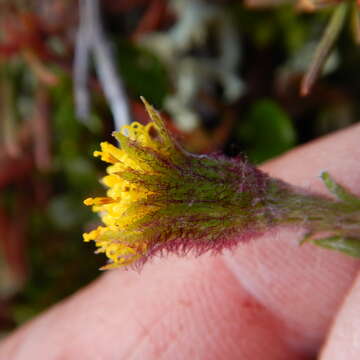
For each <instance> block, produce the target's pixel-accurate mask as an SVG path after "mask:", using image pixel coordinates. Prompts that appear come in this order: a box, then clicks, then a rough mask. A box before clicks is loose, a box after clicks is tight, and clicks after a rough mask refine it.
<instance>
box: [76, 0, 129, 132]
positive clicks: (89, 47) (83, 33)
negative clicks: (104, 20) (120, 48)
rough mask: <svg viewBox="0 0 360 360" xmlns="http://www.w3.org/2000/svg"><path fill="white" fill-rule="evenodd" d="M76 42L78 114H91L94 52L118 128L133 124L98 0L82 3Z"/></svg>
mask: <svg viewBox="0 0 360 360" xmlns="http://www.w3.org/2000/svg"><path fill="white" fill-rule="evenodd" d="M76 43H77V44H76V56H75V70H74V74H75V89H76V90H75V101H76V107H77V113H78V115H80V117H81V118H84V117H86V116H88V114H89V93H88V88H87V77H88V73H89V56H90V53H91V52H92V53H93V55H94V63H95V68H96V72H97V74H98V77H99V81H100V84H101V86H102V88H103V90H104V94H105V97H106V99H107V101H108V102H109V106H110V108H111V111H112V114H113V117H114V122H115V128H116V129H120V128H121V126H123V125H126V124H128V123H130V113H129V107H128V103H127V100H126V95H125V91H124V86H123V84H122V80H121V77H120V75H119V74H118V72H117V70H116V66H115V63H114V60H113V56H112V53H111V50H110V46H109V44H108V41H107V39H106V36H105V32H104V30H103V27H102V24H101V19H100V7H99V1H98V0H81V1H80V25H79V31H78V36H77V39H76Z"/></svg>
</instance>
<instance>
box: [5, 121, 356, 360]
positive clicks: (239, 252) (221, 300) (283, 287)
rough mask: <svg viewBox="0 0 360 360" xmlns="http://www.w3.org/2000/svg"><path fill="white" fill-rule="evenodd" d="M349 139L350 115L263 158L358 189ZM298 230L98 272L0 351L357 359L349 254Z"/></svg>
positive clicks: (52, 356) (50, 358)
mask: <svg viewBox="0 0 360 360" xmlns="http://www.w3.org/2000/svg"><path fill="white" fill-rule="evenodd" d="M359 140H360V126H359V125H357V126H353V127H350V128H348V129H346V130H344V131H341V132H338V133H336V134H333V135H331V136H328V137H325V138H322V139H320V140H317V141H316V142H313V143H311V144H308V145H306V146H303V147H300V148H298V149H296V150H294V151H292V152H290V153H288V154H286V155H284V156H282V157H281V158H278V159H276V160H273V161H271V162H269V163H267V164H265V165H264V166H263V169H264V170H265V171H267V172H269V173H270V174H271V175H272V176H276V177H279V178H281V179H283V180H286V181H288V182H290V183H292V184H296V185H299V186H302V187H305V188H307V189H310V190H314V191H317V192H321V193H326V190H325V187H324V185H323V184H322V182H321V180H320V179H319V174H320V173H321V171H323V170H326V171H329V172H330V174H332V175H333V177H334V178H335V179H336V181H338V182H340V183H342V184H346V186H347V187H348V188H350V189H351V190H352V191H353V192H355V193H356V194H358V195H359V194H360V146H359ZM300 237H301V231H300V230H299V229H298V230H294V229H283V230H281V231H278V232H276V233H272V234H269V235H268V236H265V237H263V238H260V239H258V240H256V241H254V242H253V243H251V244H245V245H240V246H238V247H237V249H236V250H234V251H233V252H231V253H230V252H227V253H225V254H224V255H218V256H208V255H206V256H202V257H200V258H193V257H191V256H187V257H186V258H177V257H175V256H169V257H167V258H163V259H157V260H155V261H153V262H151V263H148V264H146V265H145V266H144V268H143V270H142V271H141V273H137V272H134V271H124V270H123V269H118V270H113V271H108V272H106V273H105V274H104V275H102V276H101V277H100V278H99V279H98V280H96V281H94V282H93V283H92V284H90V285H89V286H87V287H85V288H84V289H82V290H80V291H79V292H77V293H76V294H74V295H73V296H71V297H70V298H68V299H67V300H65V301H63V302H61V303H60V304H58V305H56V306H54V307H52V308H51V309H50V310H48V311H47V312H45V313H44V314H42V315H40V316H39V317H37V318H35V319H34V320H32V321H30V322H29V323H28V324H26V325H25V326H23V327H21V328H20V329H18V330H17V331H15V332H14V333H13V334H12V335H10V336H9V337H8V338H7V339H5V340H4V341H3V342H2V343H1V344H0V359H7V360H23V359H24V360H25V359H26V360H32V359H36V360H65V359H69V360H71V359H82V360H95V359H96V360H98V359H99V360H100V359H104V360H113V359H114V360H119V359H147V360H151V359H154V360H155V359H156V360H159V359H171V360H177V359H204V360H212V359H214V360H215V359H241V360H247V359H249V360H250V359H251V360H264V359H266V360H282V359H284V360H289V359H291V360H300V359H315V358H316V356H319V358H320V359H321V360H338V359H339V360H340V359H341V360H343V359H346V360H352V359H359V358H360V273H359V268H360V267H359V265H360V262H359V261H358V260H355V259H352V258H350V257H348V256H346V255H342V254H339V253H335V252H332V251H329V250H323V249H320V248H317V247H314V246H312V245H309V244H307V245H303V246H302V247H299V246H298V242H297V240H299V238H300ZM79 241H80V239H79ZM74 261H81V259H74Z"/></svg>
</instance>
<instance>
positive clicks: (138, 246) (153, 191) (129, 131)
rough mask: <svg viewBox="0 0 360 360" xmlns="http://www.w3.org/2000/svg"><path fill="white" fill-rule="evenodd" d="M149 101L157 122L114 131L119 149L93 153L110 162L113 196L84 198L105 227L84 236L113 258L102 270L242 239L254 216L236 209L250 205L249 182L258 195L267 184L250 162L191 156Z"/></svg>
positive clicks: (110, 193)
mask: <svg viewBox="0 0 360 360" xmlns="http://www.w3.org/2000/svg"><path fill="white" fill-rule="evenodd" d="M143 101H144V104H145V106H146V110H147V112H148V114H149V116H150V118H151V120H152V121H151V122H149V123H148V124H147V125H145V126H144V125H141V124H139V123H137V122H134V123H132V124H131V125H130V126H124V127H123V128H122V129H121V131H120V132H115V133H114V136H115V138H116V139H117V140H118V141H119V143H120V148H118V147H116V146H114V145H111V144H109V143H107V142H103V143H101V151H95V153H94V156H97V157H101V159H102V160H103V161H106V162H108V163H110V166H108V168H107V175H106V176H105V177H104V178H103V179H102V182H103V184H104V185H105V186H106V187H107V188H108V190H107V194H106V195H107V196H105V197H98V198H88V199H86V200H85V201H84V203H85V205H89V206H92V208H93V211H95V212H98V213H99V215H100V217H101V219H102V221H103V223H104V226H99V227H98V228H97V229H96V230H93V231H91V232H90V233H86V234H84V235H83V237H84V241H90V240H94V241H95V243H96V246H97V248H98V250H97V252H99V253H105V254H106V256H107V257H108V258H109V260H110V262H109V264H108V265H106V266H104V267H103V269H109V268H114V267H118V266H121V265H129V264H142V263H144V262H145V261H146V260H147V259H148V258H149V257H151V256H152V255H154V254H159V253H160V254H162V253H163V252H164V251H173V252H176V253H181V254H183V253H187V252H188V251H190V250H194V251H195V252H196V253H197V254H200V253H202V252H204V251H207V250H211V249H213V250H220V249H222V248H223V247H224V245H226V244H227V245H229V244H230V245H231V244H233V243H235V240H234V236H235V235H236V234H237V233H238V232H239V231H238V230H241V231H243V230H244V229H245V230H246V229H247V224H248V223H249V219H250V217H249V216H248V215H249V213H246V216H244V214H243V213H240V214H236V211H234V210H235V209H236V208H239V206H240V207H244V206H250V205H251V201H252V197H253V196H251V194H252V192H254V191H253V190H252V189H251V186H249V181H250V182H251V181H254V180H255V181H256V187H255V192H256V194H254V196H255V195H259V194H260V193H261V192H263V190H264V186H265V185H264V184H265V182H266V178H265V177H264V176H263V174H262V173H260V172H259V171H258V170H256V169H255V168H253V167H250V166H248V164H247V162H245V161H241V162H239V161H233V160H228V159H225V158H223V157H219V156H204V155H201V156H196V155H193V154H189V153H187V152H186V151H184V150H183V149H182V148H181V147H180V146H179V145H178V144H177V143H176V142H175V141H174V140H173V139H172V137H171V136H170V134H169V133H168V131H167V129H166V128H165V125H164V123H163V121H162V119H161V118H160V116H159V114H158V113H157V112H156V111H155V110H154V109H153V107H152V106H150V105H149V104H148V103H147V102H146V101H145V100H144V99H143ZM239 179H240V181H239ZM250 215H251V213H250ZM245 232H246V231H245ZM245 232H244V231H243V233H245ZM226 235H227V236H226ZM230 235H231V236H230ZM232 235H234V236H232ZM225 239H226V240H225Z"/></svg>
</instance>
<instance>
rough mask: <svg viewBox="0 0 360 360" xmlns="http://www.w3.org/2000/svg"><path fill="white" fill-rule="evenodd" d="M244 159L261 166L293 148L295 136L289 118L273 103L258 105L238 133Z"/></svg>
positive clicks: (265, 102) (270, 101)
mask: <svg viewBox="0 0 360 360" xmlns="http://www.w3.org/2000/svg"><path fill="white" fill-rule="evenodd" d="M238 135H239V140H240V141H241V142H242V143H243V144H244V145H245V146H246V147H247V148H248V150H247V155H248V156H249V158H250V160H251V161H252V162H254V163H260V162H263V161H265V160H267V159H270V158H272V157H275V156H277V155H280V154H281V153H283V152H285V151H287V150H289V149H290V148H292V147H293V146H294V145H295V143H296V133H295V129H294V127H293V124H292V121H291V119H290V118H289V116H288V114H287V113H286V112H285V111H284V110H283V109H282V108H281V107H280V106H279V105H278V104H277V103H276V102H274V101H273V100H270V99H262V100H259V101H257V102H256V103H255V104H254V105H253V106H252V107H251V109H250V111H249V113H248V115H247V116H246V120H245V122H243V123H242V124H241V127H240V128H239V130H238Z"/></svg>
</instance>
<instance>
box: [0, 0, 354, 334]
mask: <svg viewBox="0 0 360 360" xmlns="http://www.w3.org/2000/svg"><path fill="white" fill-rule="evenodd" d="M359 41H360V20H359V9H358V5H357V3H356V2H355V1H353V2H352V1H346V2H342V1H326V0H323V1H319V0H300V1H298V2H296V3H295V2H288V3H286V2H285V1H281V0H248V1H247V2H242V1H240V0H192V1H191V0H169V1H166V0H102V1H98V0H80V1H74V0H8V1H7V0H2V1H1V2H0V149H1V151H0V189H1V192H0V334H6V333H7V332H8V331H9V330H11V329H13V328H14V327H16V326H18V325H19V324H21V323H23V322H24V321H26V320H28V319H29V318H31V317H32V316H34V315H35V314H37V313H38V312H40V311H42V310H44V309H45V308H47V307H48V306H50V305H51V304H53V303H55V302H57V301H59V300H61V299H62V298H64V297H65V296H67V295H69V294H71V293H73V292H74V291H76V290H77V289H78V288H79V287H81V286H83V285H84V284H86V283H88V282H89V281H91V280H92V279H94V278H95V277H96V276H98V275H99V271H98V270H97V269H98V267H99V266H100V265H102V264H103V262H104V259H103V258H101V256H100V255H99V256H94V255H93V251H94V249H93V246H92V244H90V245H88V244H85V243H83V242H82V238H81V234H82V233H83V232H84V231H85V230H89V229H91V228H93V227H94V226H96V224H97V222H98V220H97V218H96V217H95V216H94V215H93V214H92V213H91V212H90V211H89V209H88V208H86V207H85V206H83V204H82V201H83V199H84V198H86V197H87V196H89V195H97V194H101V193H102V186H101V185H100V184H99V182H98V179H99V178H100V176H101V175H102V174H103V173H104V166H103V164H101V163H100V162H99V161H97V160H96V159H93V158H92V152H93V151H94V150H95V149H97V148H98V144H99V142H100V141H103V140H109V141H113V140H111V132H112V131H113V130H114V129H118V128H119V127H120V126H121V125H123V124H126V123H129V122H130V121H132V120H136V121H139V122H141V123H145V122H146V121H147V117H146V115H145V113H144V110H143V107H142V105H141V104H140V102H139V96H140V95H143V96H145V98H147V100H148V101H149V102H151V103H152V104H154V105H155V106H156V107H157V108H158V109H160V110H162V111H163V114H164V116H165V118H166V121H167V125H168V127H169V128H170V129H171V131H172V132H173V133H174V134H175V135H176V137H177V138H178V140H179V141H181V142H182V143H183V145H184V146H185V147H186V148H187V149H188V150H190V151H193V152H197V153H207V152H218V151H221V152H225V153H226V154H228V155H229V156H236V155H237V154H239V153H243V154H246V155H247V156H248V157H249V159H250V160H251V161H252V162H255V163H261V162H263V161H265V160H267V159H270V158H272V157H274V156H277V155H279V154H281V153H283V152H285V151H287V150H289V149H291V148H292V147H294V146H296V145H298V144H302V143H305V142H307V141H310V140H312V139H314V138H316V137H319V136H321V135H324V134H326V133H329V132H331V131H335V130H337V129H340V128H342V127H345V126H348V125H350V124H352V123H354V122H356V121H357V119H358V118H359V114H358V113H359V110H360V107H359V105H358V102H357V101H356V99H357V96H358V94H359V91H360V78H359V76H360V75H359V71H357V70H358V66H359V65H358V64H360V53H359V50H358V47H357V44H358V43H359ZM302 95H306V96H302Z"/></svg>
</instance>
